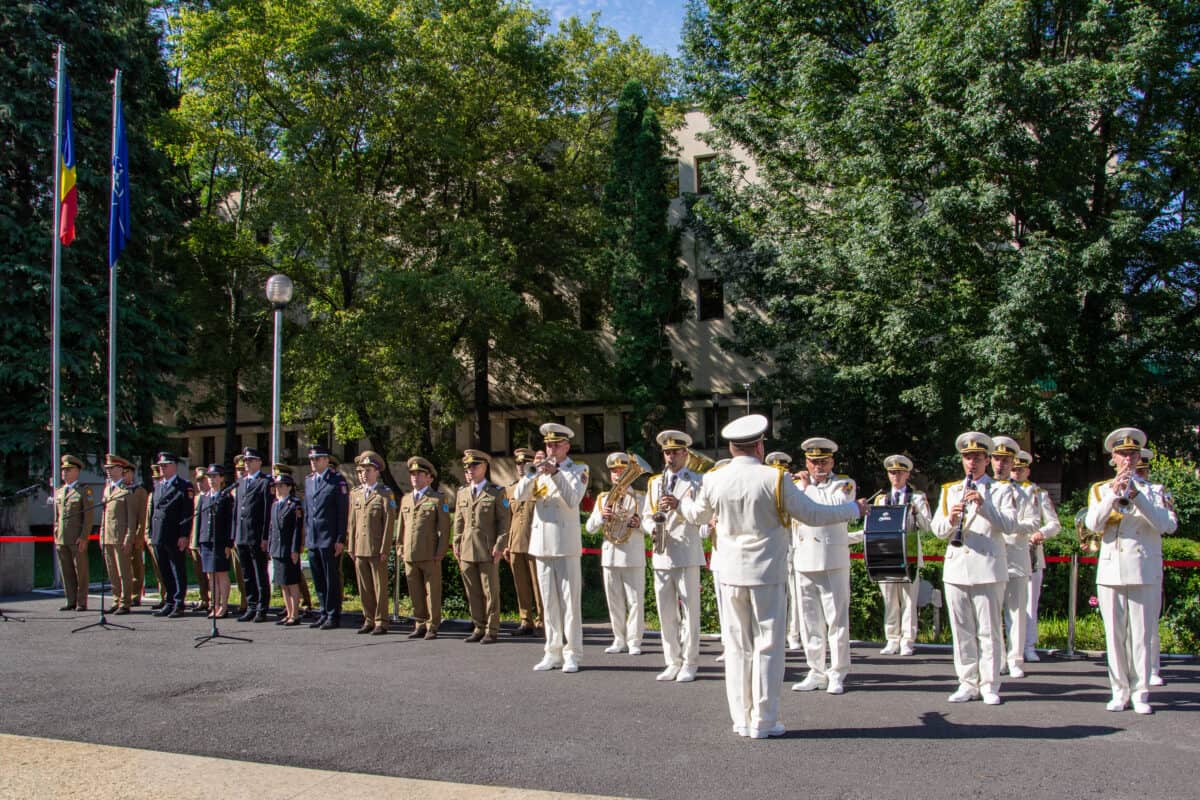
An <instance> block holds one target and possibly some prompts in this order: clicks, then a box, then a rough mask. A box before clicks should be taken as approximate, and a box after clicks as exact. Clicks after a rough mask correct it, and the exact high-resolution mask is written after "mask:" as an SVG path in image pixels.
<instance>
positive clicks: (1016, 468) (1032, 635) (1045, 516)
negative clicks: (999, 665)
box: [1013, 450, 1062, 662]
mask: <svg viewBox="0 0 1200 800" xmlns="http://www.w3.org/2000/svg"><path fill="white" fill-rule="evenodd" d="M1032 467H1033V456H1032V455H1030V454H1029V453H1027V452H1026V451H1024V450H1021V451H1020V452H1018V453H1017V459H1016V462H1015V463H1014V464H1013V479H1014V480H1015V481H1016V482H1017V483H1018V484H1019V485H1020V486H1021V488H1022V489H1024V490H1025V492H1026V494H1028V495H1029V497H1030V498H1032V500H1033V507H1034V521H1035V522H1036V524H1037V526H1038V528H1037V530H1036V531H1034V532H1033V534H1032V535H1030V537H1029V544H1030V549H1029V563H1030V572H1029V609H1028V612H1027V613H1026V616H1025V661H1027V662H1035V661H1041V659H1040V658H1039V657H1038V654H1037V638H1038V601H1039V600H1040V599H1041V596H1042V578H1043V576H1044V575H1045V574H1046V550H1045V547H1044V546H1043V545H1044V542H1045V541H1046V540H1047V539H1049V538H1050V537H1051V536H1054V535H1056V534H1057V533H1058V532H1059V530H1061V529H1062V525H1061V524H1060V523H1059V521H1058V512H1057V511H1055V510H1054V503H1053V502H1052V501H1051V500H1050V494H1049V493H1048V492H1047V491H1046V490H1045V489H1043V488H1041V487H1040V486H1038V485H1037V484H1036V483H1032V482H1030V480H1029V472H1030V470H1031V469H1032Z"/></svg>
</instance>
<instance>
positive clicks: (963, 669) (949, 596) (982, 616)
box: [945, 583, 1004, 693]
mask: <svg viewBox="0 0 1200 800" xmlns="http://www.w3.org/2000/svg"><path fill="white" fill-rule="evenodd" d="M945 590H946V605H947V607H948V608H949V610H950V631H951V633H953V635H954V671H955V672H956V673H957V674H958V682H959V684H960V685H962V686H970V687H971V688H973V689H978V690H980V691H984V692H995V693H999V692H1000V665H1001V664H1003V663H1004V630H1003V628H1001V621H1000V607H1001V606H1002V605H1003V604H1004V584H1003V583H983V584H979V585H977V586H962V585H959V584H956V583H947V584H945Z"/></svg>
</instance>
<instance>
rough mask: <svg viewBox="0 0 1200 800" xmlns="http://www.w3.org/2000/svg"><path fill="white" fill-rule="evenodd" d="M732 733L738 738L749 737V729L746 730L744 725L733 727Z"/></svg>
mask: <svg viewBox="0 0 1200 800" xmlns="http://www.w3.org/2000/svg"><path fill="white" fill-rule="evenodd" d="M733 732H734V733H736V734H737V735H738V736H749V735H750V729H749V728H747V727H746V726H745V725H734V726H733Z"/></svg>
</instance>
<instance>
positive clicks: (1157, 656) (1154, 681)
mask: <svg viewBox="0 0 1200 800" xmlns="http://www.w3.org/2000/svg"><path fill="white" fill-rule="evenodd" d="M1150 486H1151V489H1152V490H1153V491H1154V492H1157V493H1158V496H1159V497H1161V498H1162V504H1163V507H1164V508H1166V509H1167V512H1168V513H1169V514H1170V515H1171V525H1170V527H1169V530H1170V531H1174V530H1176V529H1178V528H1179V515H1178V514H1177V513H1176V511H1175V498H1173V497H1172V496H1171V491H1170V490H1169V489H1167V487H1166V486H1163V485H1162V484H1161V483H1152V484H1150ZM1162 600H1163V596H1162V590H1161V588H1160V589H1159V591H1158V592H1156V593H1155V595H1154V607H1153V608H1152V609H1151V613H1152V615H1153V619H1154V624H1153V625H1151V626H1150V633H1151V639H1152V641H1151V643H1150V685H1151V686H1162V685H1163V679H1162V642H1161V641H1159V633H1158V618H1159V616H1160V615H1161V614H1162Z"/></svg>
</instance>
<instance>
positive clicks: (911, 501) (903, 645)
mask: <svg viewBox="0 0 1200 800" xmlns="http://www.w3.org/2000/svg"><path fill="white" fill-rule="evenodd" d="M875 505H877V506H908V508H909V514H908V529H909V530H910V531H928V530H932V529H933V516H932V514H931V513H930V511H929V499H928V498H927V497H926V496H925V493H924V492H918V491H917V490H916V489H914V488H912V487H911V486H905V487H904V488H903V489H901V490H900V491H898V492H897V491H896V490H895V489H888V491H887V492H886V493H885V494H881V495H880V496H879V497H878V498H877V499H876V500H875ZM922 556H923V554H922V553H921V540H920V539H917V570H918V572H919V571H920V569H921V566H922V565H923V564H924V559H923V557H922ZM920 588H921V579H920V576H919V575H918V577H917V580H915V581H909V582H899V581H882V582H880V584H879V591H880V593H881V594H882V595H883V635H884V638H885V639H887V643H886V647H884V651H885V654H888V655H890V654H891V653H899V654H900V655H905V656H911V655H912V654H913V645H914V644H916V641H917V627H918V622H919V620H920V617H919V616H918V609H917V594H918V592H919V591H920Z"/></svg>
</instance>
